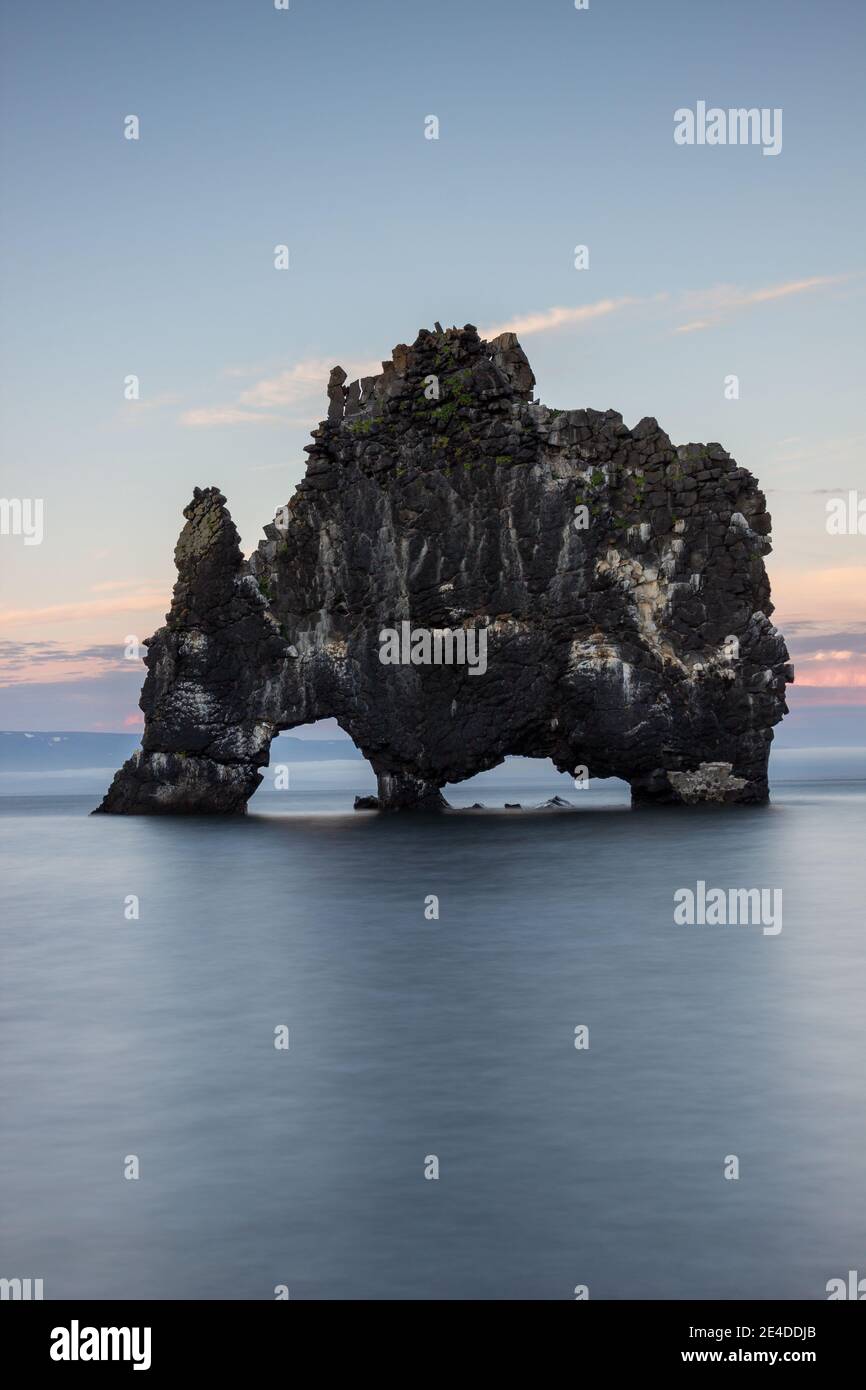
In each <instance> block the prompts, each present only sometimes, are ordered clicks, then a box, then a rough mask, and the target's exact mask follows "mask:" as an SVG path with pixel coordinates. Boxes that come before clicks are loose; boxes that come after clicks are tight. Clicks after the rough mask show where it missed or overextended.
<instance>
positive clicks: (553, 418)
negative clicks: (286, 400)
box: [100, 325, 793, 812]
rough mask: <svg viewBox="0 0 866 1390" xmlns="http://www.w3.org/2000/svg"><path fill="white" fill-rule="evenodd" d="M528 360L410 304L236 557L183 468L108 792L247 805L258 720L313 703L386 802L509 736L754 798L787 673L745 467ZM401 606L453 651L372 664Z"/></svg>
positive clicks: (513, 346)
mask: <svg viewBox="0 0 866 1390" xmlns="http://www.w3.org/2000/svg"><path fill="white" fill-rule="evenodd" d="M534 384H535V379H534V377H533V375H532V370H531V368H530V366H529V363H528V361H527V360H526V357H525V355H524V353H523V350H522V349H521V347H520V345H519V343H518V342H517V339H516V338H515V337H514V335H513V334H502V335H501V336H500V337H499V338H497V339H495V340H493V341H492V342H489V343H487V342H483V341H482V340H481V339H480V338H479V337H478V334H477V332H476V331H475V329H474V328H472V327H471V326H469V325H467V327H466V328H464V329H449V330H446V331H436V332H428V331H426V330H422V332H421V333H420V334H419V335H418V338H417V339H416V341H415V342H414V343H413V344H412V346H411V347H409V346H406V345H405V344H400V345H399V346H398V347H397V348H395V349H394V356H393V360H392V361H390V362H387V363H385V364H384V370H383V372H382V374H381V375H380V376H377V377H367V378H364V379H363V380H361V381H360V382H354V383H351V384H349V385H348V386H347V385H346V376H345V373H344V372H343V371H342V369H341V368H335V369H334V370H333V371H332V373H331V377H330V381H329V382H328V386H327V392H328V400H329V408H328V418H327V420H325V421H323V422H322V424H321V425H320V426H319V427H318V429H317V430H316V431H315V432H314V434H313V443H312V444H311V445H310V446H308V453H309V462H308V466H307V472H306V476H305V478H304V479H303V481H302V482H301V483H300V485H299V487H298V488H297V490H296V492H295V495H294V497H293V498H292V499H291V501H290V502H289V503H288V505H287V506H286V507H283V508H280V511H279V512H278V513H277V516H276V518H275V520H274V522H273V523H271V524H270V525H268V526H266V527H265V539H264V540H263V541H262V542H261V544H260V545H259V547H258V549H257V551H256V552H255V553H254V554H253V556H252V557H251V559H250V560H249V562H246V561H244V559H243V556H242V555H241V552H240V547H239V544H238V537H237V532H236V531H235V528H234V525H233V523H232V521H231V519H230V517H229V515H228V513H227V511H226V510H225V507H224V499H223V498H222V496H221V494H220V493H219V492H218V491H217V490H216V489H213V488H212V489H208V490H206V491H204V492H199V491H198V490H197V491H196V495H195V497H194V499H193V501H192V503H191V504H190V506H189V507H188V508H187V510H186V513H185V515H186V517H187V525H186V526H185V527H184V530H183V532H182V534H181V538H180V541H179V542H178V547H177V552H176V560H177V566H178V571H179V575H178V582H177V585H176V587H175V593H174V600H173V603H172V608H171V612H170V613H169V615H168V619H167V626H166V627H164V628H162V629H161V630H160V631H159V632H158V633H157V635H156V636H155V637H154V638H153V639H152V640H151V643H150V647H149V652H148V656H147V667H148V676H147V680H146V682H145V686H144V691H143V694H142V699H141V707H142V709H143V710H144V713H145V733H144V738H143V741H142V749H141V751H140V752H139V753H137V754H136V755H135V757H133V758H132V759H131V760H130V761H129V762H127V763H126V764H125V765H124V767H123V768H122V769H121V771H120V772H119V773H118V774H117V776H116V777H115V779H114V782H113V784H112V786H111V789H110V790H109V792H108V795H107V796H106V798H105V801H104V802H103V804H102V806H101V807H100V810H105V811H193V812H198V811H217V812H232V811H241V810H243V808H244V806H245V804H246V801H247V799H248V797H249V796H250V794H251V793H252V792H253V791H254V790H255V788H256V786H257V785H258V782H259V781H260V777H261V774H260V772H259V768H260V767H261V766H262V765H263V764H264V763H266V762H267V757H268V747H269V744H270V740H271V738H272V737H273V735H274V734H275V733H276V732H278V731H279V730H281V729H290V728H293V727H295V726H297V725H299V724H305V723H308V722H310V721H311V720H315V719H324V718H327V717H334V718H336V719H337V720H338V722H339V723H340V725H341V726H342V728H343V729H344V730H345V731H346V732H347V733H348V734H349V735H350V736H351V738H352V739H354V741H355V743H356V744H357V745H358V747H359V748H360V749H361V751H362V752H363V754H364V756H365V757H366V758H368V759H369V760H370V762H371V763H372V765H373V768H374V769H375V771H376V773H377V775H378V779H379V797H378V802H379V806H380V807H381V808H382V809H398V808H407V807H411V808H420V809H439V808H441V807H443V806H444V805H445V802H444V800H443V798H442V795H441V791H440V788H441V787H442V786H443V785H444V784H445V783H446V782H459V781H462V780H463V779H464V778H466V777H471V776H472V775H473V774H474V773H477V772H482V771H484V770H486V769H488V768H491V767H495V766H496V765H497V764H498V763H500V762H502V760H503V758H504V757H505V756H506V755H507V754H522V755H523V756H526V757H539V758H550V759H552V761H553V763H554V764H555V766H556V767H557V768H558V769H559V770H560V771H561V772H568V773H571V774H572V775H574V773H575V770H576V769H577V768H578V767H582V768H585V769H586V775H589V776H591V777H614V776H615V777H623V778H625V779H626V780H627V781H629V782H630V783H631V786H632V791H633V796H634V799H635V800H636V801H648V802H679V803H681V804H682V803H686V804H689V803H693V802H697V801H715V802H724V801H747V802H748V801H752V802H754V801H763V800H765V799H766V796H767V759H768V755H769V748H770V742H771V739H772V728H773V725H775V724H776V723H778V721H779V720H780V719H781V718H782V715H783V714H784V713H785V711H786V705H785V683H786V681H789V680H792V679H793V672H792V670H791V667H790V665H789V662H788V653H787V650H786V648H785V643H784V641H783V639H782V637H781V636H780V635H779V633H777V631H776V629H775V628H774V627H773V625H772V623H771V622H770V618H769V615H770V614H771V613H772V604H771V602H770V587H769V583H768V580H767V575H766V571H765V568H764V562H763V556H764V555H765V554H766V553H767V552H768V550H769V548H770V546H769V541H768V539H767V537H768V534H769V531H770V518H769V516H768V515H767V512H766V508H765V502H764V497H763V494H762V493H761V492H760V490H759V489H758V486H757V484H756V482H755V479H754V478H753V477H752V476H751V474H750V473H748V472H747V471H746V470H745V469H743V468H739V467H738V466H737V464H736V463H735V462H734V460H733V459H731V458H730V457H729V456H728V454H727V453H726V452H725V450H724V449H723V448H722V447H721V446H720V445H718V444H706V445H703V444H687V445H683V446H680V447H679V448H675V447H674V446H673V445H672V444H671V442H670V440H669V439H668V437H667V435H666V434H665V433H664V432H663V431H662V430H661V429H660V428H659V426H658V424H657V423H656V421H655V420H653V419H649V418H647V419H644V420H641V421H640V422H639V423H638V424H637V425H636V426H635V427H634V428H633V429H628V428H627V427H626V425H625V424H624V423H623V420H622V417H621V416H620V415H618V414H617V413H616V412H615V411H612V410H608V411H596V410H568V411H558V410H551V409H549V408H548V407H546V406H542V405H538V404H535V403H533V400H532V395H533V388H534ZM401 625H405V629H406V632H407V634H408V636H407V641H408V638H409V637H411V636H412V635H414V634H417V633H418V631H419V630H421V631H422V633H424V632H426V633H427V634H428V641H429V640H432V639H430V636H429V635H430V634H431V633H435V632H436V631H439V632H440V633H443V632H446V631H447V633H449V634H451V636H450V637H449V643H450V642H451V640H452V638H453V639H454V641H455V642H456V640H457V638H458V637H459V639H460V640H461V641H463V640H464V639H466V640H467V643H468V651H469V654H470V660H469V661H468V662H467V661H464V662H463V663H462V664H458V663H454V664H448V663H447V647H440V648H439V649H438V656H439V658H440V663H439V664H434V663H435V661H436V654H437V648H436V647H435V645H434V646H433V647H432V648H431V647H429V646H428V648H427V649H426V650H425V648H424V645H423V642H422V644H421V647H419V649H418V655H419V657H420V658H421V661H422V664H411V663H407V664H384V663H383V662H382V660H380V652H381V651H382V642H381V640H380V634H382V633H383V631H385V630H388V631H394V632H396V633H399V632H401V631H402V630H403V628H402V627H401ZM472 642H476V643H477V644H478V646H477V647H476V648H475V649H474V650H475V652H476V657H477V659H476V660H475V661H474V663H473V660H472V653H473V647H472V645H471V644H472ZM483 643H486V668H485V665H484V663H483V662H482V661H481V659H480V657H478V652H479V651H480V650H481V647H482V644H483ZM431 652H432V653H433V654H432V655H431ZM408 654H409V653H408V651H407V650H406V648H405V647H404V648H403V649H402V655H403V656H408ZM451 654H452V655H453V653H451ZM458 655H459V652H458ZM443 657H444V660H443V659H442V658H443Z"/></svg>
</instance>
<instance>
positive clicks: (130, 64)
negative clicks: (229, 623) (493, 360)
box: [0, 0, 866, 741]
mask: <svg viewBox="0 0 866 1390" xmlns="http://www.w3.org/2000/svg"><path fill="white" fill-rule="evenodd" d="M0 13H2V39H3V53H4V55H5V56H4V57H3V59H2V74H0V76H2V97H0V115H2V122H0V126H2V137H0V176H2V182H3V186H4V207H3V211H2V214H0V219H2V233H3V240H4V246H5V248H6V254H5V257H4V259H3V266H2V292H3V300H4V304H5V318H6V324H7V332H6V334H5V335H4V339H3V348H2V351H3V362H2V396H0V426H2V459H3V482H2V492H3V495H4V496H7V497H23V496H31V497H32V496H36V497H43V498H44V499H45V513H46V522H45V540H44V542H43V544H42V545H41V546H32V547H24V546H23V545H22V544H21V541H20V538H18V537H2V538H0V565H2V592H0V619H2V621H0V630H2V637H3V638H4V639H5V640H6V643H7V645H6V646H5V647H4V648H0V653H2V654H3V655H4V657H5V664H4V666H3V667H2V668H0V670H2V672H5V675H4V674H0V682H5V683H2V684H0V727H6V728H24V727H28V722H27V721H34V727H42V728H82V729H88V728H97V727H102V728H121V727H124V724H125V723H127V726H129V724H128V722H127V721H129V720H134V719H135V718H136V702H137V687H138V683H139V678H140V674H141V673H140V670H135V671H130V670H129V663H127V664H126V666H125V667H124V666H123V665H122V664H121V663H120V658H119V656H118V657H114V656H112V655H111V653H112V652H113V651H115V650H117V649H119V648H120V647H122V644H123V641H124V638H125V636H126V635H127V634H130V633H136V634H137V635H139V636H146V635H148V634H149V633H150V632H151V631H153V629H154V628H155V627H156V626H157V625H158V624H159V622H160V621H161V617H162V614H163V613H164V611H165V609H166V607H167V604H168V600H169V597H170V589H171V583H172V579H173V567H172V560H171V556H172V550H173V546H174V541H175V538H176V534H177V531H178V530H179V527H180V524H181V521H182V518H181V511H182V508H183V506H184V505H185V503H186V501H187V500H188V498H189V495H190V494H191V492H192V488H193V487H194V486H195V485H197V484H198V485H205V484H210V483H217V484H219V485H220V486H221V487H222V489H223V491H224V492H225V493H226V495H227V497H228V500H229V505H230V507H231V510H232V512H233V515H234V516H235V519H236V521H237V522H238V525H239V528H240V530H241V534H242V537H243V540H244V544H245V546H246V547H247V549H251V548H252V547H253V546H254V545H255V543H256V541H257V539H258V537H259V534H260V530H261V526H262V524H263V523H264V521H265V520H266V519H267V518H268V517H270V516H272V515H273V511H274V509H275V508H276V507H277V506H278V505H280V504H281V503H283V502H285V500H286V499H287V498H288V496H289V495H290V493H291V491H292V489H293V487H294V485H295V484H296V482H297V481H298V479H299V478H300V476H301V474H302V470H303V467H304V462H305V456H304V455H303V453H302V449H303V445H304V443H305V442H307V438H308V432H309V429H310V427H311V425H312V424H314V423H315V421H316V420H317V419H318V418H320V416H321V415H322V414H323V408H324V400H325V396H324V384H325V379H326V374H327V368H328V366H330V365H332V364H334V363H336V362H340V363H342V365H343V366H345V367H346V368H347V369H348V370H350V371H354V372H355V373H357V371H358V370H360V369H361V368H362V367H366V366H368V364H370V363H373V362H376V361H378V360H380V359H382V358H383V357H387V356H388V355H389V353H390V350H391V348H392V347H393V345H394V344H395V343H397V342H400V341H404V340H411V339H412V338H413V337H414V335H415V333H416V331H417V330H418V328H420V327H421V326H432V323H433V321H434V320H435V319H439V320H440V321H441V322H442V323H445V324H449V323H453V322H457V323H464V322H467V321H471V322H473V323H475V324H477V325H478V326H479V327H481V328H482V329H484V328H493V327H497V328H498V327H501V326H505V325H509V324H512V323H515V324H516V325H517V326H518V327H519V329H520V332H521V340H522V341H523V343H524V346H525V348H526V351H527V353H528V354H529V357H530V359H531V361H532V363H533V367H534V369H535V373H536V376H537V378H538V382H539V394H540V396H541V398H542V399H543V400H544V401H546V402H547V403H549V404H554V405H558V406H566V407H577V406H585V405H592V406H595V407H597V408H608V407H614V408H616V409H618V410H620V411H621V412H622V413H623V415H624V417H625V420H626V422H627V423H629V424H633V423H635V422H636V421H637V420H638V419H640V417H641V416H643V415H645V414H653V415H655V416H657V417H658V419H659V420H660V422H661V424H662V425H663V426H664V428H666V429H667V431H668V433H669V434H670V435H671V437H672V438H673V439H674V440H675V442H677V443H681V442H687V441H689V440H714V439H718V440H720V441H721V442H722V443H724V444H725V445H726V447H728V448H729V449H730V450H731V452H732V453H733V454H734V455H735V456H736V457H737V458H738V460H739V461H740V462H741V463H742V464H744V465H745V466H747V467H749V468H751V469H752V471H753V472H755V473H756V474H757V475H758V477H759V478H760V479H761V482H762V484H763V485H764V486H765V488H766V489H767V490H768V493H769V502H770V507H771V511H772V512H773V517H774V542H775V554H774V555H773V556H772V557H771V558H770V561H769V564H770V573H771V578H772V579H773V583H774V593H775V595H776V602H777V614H776V619H777V621H778V622H779V624H780V626H782V627H783V628H784V629H785V630H786V631H787V632H789V633H790V634H791V637H792V640H791V646H792V649H793V650H794V651H795V654H796V656H797V661H798V674H799V675H800V678H801V685H800V687H799V688H798V689H797V690H796V698H797V699H799V700H802V701H804V702H805V701H808V702H809V704H810V705H819V704H820V705H821V706H822V707H825V706H826V717H827V719H828V720H832V719H833V717H834V707H835V706H839V705H844V706H845V707H850V706H852V705H856V704H861V703H862V701H863V700H864V698H866V655H864V652H866V597H864V595H866V584H864V582H863V581H864V578H866V557H864V546H866V538H864V537H862V536H852V537H841V536H832V537H831V536H828V534H827V532H826V527H825V505H826V493H827V492H828V491H830V490H834V489H835V490H840V491H842V490H847V489H856V488H860V489H861V492H862V491H864V490H866V479H864V468H863V446H864V441H866V426H864V423H863V416H862V408H858V407H860V402H861V400H862V380H863V352H862V346H863V335H862V320H863V308H864V289H866V277H864V271H866V264H864V255H863V251H862V227H863V221H864V218H863V212H864V208H863V202H864V185H863V179H862V176H861V175H860V169H861V167H862V151H861V139H862V132H863V130H864V127H866V122H864V114H866V113H864V95H863V90H864V84H863V81H862V63H863V52H864V38H866V32H864V31H866V10H864V7H862V6H861V5H859V4H855V3H853V0H851V2H850V3H847V2H844V3H839V2H837V3H829V4H824V5H821V6H817V5H814V4H807V3H800V2H798V0H787V2H786V3H776V2H775V0H767V2H765V3H759V4H756V3H736V0H735V2H734V3H728V4H725V5H720V4H710V3H700V4H696V3H694V0H691V3H686V2H685V0H683V2H682V3H679V2H677V3H672V2H668V3H659V4H646V3H637V2H636V0H629V2H628V3H611V0H590V8H589V9H588V10H587V11H582V12H578V11H576V10H575V9H574V6H573V3H571V0H569V2H568V3H566V0H555V2H554V0H542V3H523V4H520V3H515V2H514V0H499V2H498V3H493V0H464V3H462V4H461V3H455V2H454V0H442V3H438V4H436V5H428V4H422V3H411V0H403V2H402V3H396V2H395V0H368V2H367V3H365V4H363V5H360V4H352V3H321V0H320V2H319V3H313V0H291V5H290V9H289V10H288V11H276V10H275V9H274V8H273V5H272V4H271V3H266V0H256V3H251V0H244V2H243V3H241V0H237V2H236V3H227V0H223V2H222V3H206V0H185V3H183V4H180V5H179V4H169V3H162V0H156V2H155V3H148V4H132V3H127V2H126V0H114V2H113V3H100V2H99V0H97V2H96V3H94V2H93V0H89V3H82V4H79V5H76V6H70V5H62V4H60V3H51V4H46V5H39V6H25V5H22V4H14V5H13V4H9V3H7V4H4V5H2V7H0ZM699 100H703V101H706V102H707V104H708V105H710V106H713V105H717V106H721V107H724V108H727V107H736V106H747V107H751V106H756V107H770V108H777V107H779V108H782V111H783V148H782V152H781V154H780V155H779V156H778V157H776V158H767V157H764V156H762V153H761V150H760V149H759V148H756V147H742V146H731V147H716V148H710V147H706V146H704V147H680V146H677V145H676V144H675V143H674V141H673V129H674V118H673V113H674V111H675V110H676V109H677V108H679V107H686V106H688V107H694V106H695V103H696V102H697V101H699ZM128 114H135V115H137V116H138V117H139V119H140V124H141V132H140V139H139V140H138V141H127V140H125V139H124V138H123V121H124V117H125V116H127V115H128ZM428 115H436V116H437V117H438V119H439V123H440V129H439V139H438V140H435V141H434V140H426V139H425V138H424V121H425V117H427V116H428ZM278 243H285V244H287V245H288V246H289V248H290V258H291V268H290V269H289V270H288V271H285V272H282V271H276V270H275V269H274V266H273V248H274V246H275V245H276V244H278ZM576 244H586V245H587V246H588V247H589V251H590V267H589V269H588V270H585V271H577V270H575V269H574V265H573V249H574V247H575V245H576ZM554 308H560V309H563V310H565V311H566V314H565V316H564V318H565V321H564V322H562V323H561V324H559V326H555V317H556V316H553V315H551V314H550V312H549V311H550V310H552V309H554ZM560 317H562V316H560ZM694 324H701V325H702V326H701V327H699V328H695V327H691V328H690V326H691V325H694ZM689 328H690V331H682V330H683V329H689ZM131 373H135V374H136V375H138V377H139V379H140V383H141V399H140V400H139V401H138V402H129V401H125V400H124V396H123V383H124V378H125V377H126V376H127V375H128V374H131ZM731 373H734V374H736V375H737V376H738V377H739V381H740V396H739V399H738V400H735V401H733V400H727V399H725V396H724V390H723V383H724V379H725V376H726V375H728V374H731ZM816 654H817V655H816ZM130 677H132V678H131V679H130ZM810 680H811V681H813V682H814V684H811V685H810V684H809V681H810ZM849 722H850V721H848V720H847V717H846V728H847V727H848V723H849ZM840 727H841V726H840ZM847 737H848V735H847V734H846V738H847ZM864 741H866V740H864Z"/></svg>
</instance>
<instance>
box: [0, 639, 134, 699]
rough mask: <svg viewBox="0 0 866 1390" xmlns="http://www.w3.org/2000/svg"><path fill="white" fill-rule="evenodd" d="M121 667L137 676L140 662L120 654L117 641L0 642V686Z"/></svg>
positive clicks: (90, 675) (86, 676) (58, 680)
mask: <svg viewBox="0 0 866 1390" xmlns="http://www.w3.org/2000/svg"><path fill="white" fill-rule="evenodd" d="M109 671H124V672H130V673H132V674H134V675H135V676H136V677H137V678H138V679H139V680H141V674H142V672H141V663H140V662H139V661H133V660H131V659H129V658H127V657H125V656H124V648H123V646H122V645H121V644H120V643H116V644H111V643H105V644H102V645H100V646H94V645H89V646H76V645H75V644H70V643H61V642H48V641H35V642H9V641H5V642H0V687H5V688H8V687H10V686H15V685H61V684H65V683H67V682H69V681H76V680H92V679H95V678H96V677H99V676H104V675H105V674H106V673H107V672H109Z"/></svg>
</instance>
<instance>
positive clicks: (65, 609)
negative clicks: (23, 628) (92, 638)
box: [0, 589, 167, 627]
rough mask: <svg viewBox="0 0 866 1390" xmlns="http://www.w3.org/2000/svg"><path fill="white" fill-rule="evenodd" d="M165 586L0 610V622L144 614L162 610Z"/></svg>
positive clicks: (165, 596)
mask: <svg viewBox="0 0 866 1390" xmlns="http://www.w3.org/2000/svg"><path fill="white" fill-rule="evenodd" d="M166 599H167V595H166V592H165V590H164V589H147V590H144V591H143V592H141V593H132V594H130V593H123V594H118V595H117V596H116V597H115V598H98V599H83V600H81V601H79V602H77V603H50V604H47V605H45V606H43V607H41V608H5V609H0V624H2V625H3V626H6V627H17V626H19V625H20V624H22V623H30V624H33V623H39V622H77V621H79V620H80V619H82V618H99V617H110V616H113V615H115V614H121V613H146V612H152V611H153V610H154V609H163V610H164V609H165V607H166Z"/></svg>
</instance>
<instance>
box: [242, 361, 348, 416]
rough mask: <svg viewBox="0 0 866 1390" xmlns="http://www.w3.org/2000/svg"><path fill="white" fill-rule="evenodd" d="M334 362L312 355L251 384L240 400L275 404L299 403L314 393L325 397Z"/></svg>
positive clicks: (248, 403) (246, 403) (247, 402)
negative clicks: (274, 374)
mask: <svg viewBox="0 0 866 1390" xmlns="http://www.w3.org/2000/svg"><path fill="white" fill-rule="evenodd" d="M333 365H334V364H333V362H330V361H327V360H326V359H325V358H324V357H308V358H307V359H306V360H304V361H302V362H296V363H295V365H294V366H293V367H287V368H286V369H285V371H282V372H278V373H277V375H276V376H272V377H265V379H264V380H263V381H257V382H256V383H255V385H254V386H248V387H247V389H246V390H245V391H242V392H241V396H240V402H241V404H242V405H252V406H270V407H273V406H281V405H297V404H298V402H299V401H305V400H309V398H310V396H311V394H313V393H315V394H316V395H318V396H319V397H320V398H324V395H325V387H326V385H327V381H328V375H329V373H330V370H331V368H332V367H333Z"/></svg>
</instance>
